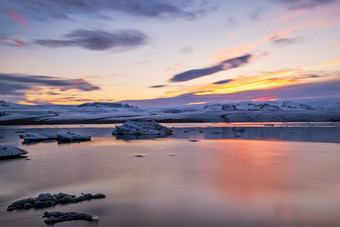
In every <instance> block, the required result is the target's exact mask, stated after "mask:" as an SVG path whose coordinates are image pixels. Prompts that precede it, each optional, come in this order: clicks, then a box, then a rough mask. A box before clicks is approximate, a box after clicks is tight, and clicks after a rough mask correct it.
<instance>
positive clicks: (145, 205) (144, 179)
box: [0, 127, 340, 227]
mask: <svg viewBox="0 0 340 227" xmlns="http://www.w3.org/2000/svg"><path fill="white" fill-rule="evenodd" d="M335 129H336V130H333V128H332V129H331V128H327V130H326V131H324V130H318V129H314V128H313V129H310V128H304V129H302V130H300V129H299V128H282V129H276V128H270V127H268V128H264V129H263V128H262V129H261V128H259V129H254V128H247V127H245V128H244V131H243V130H236V129H234V130H233V129H232V127H229V128H204V129H202V128H190V129H189V128H181V129H175V134H174V135H173V136H170V137H168V138H152V139H142V140H138V139H137V140H133V139H132V140H122V139H118V140H117V139H116V137H115V136H112V135H111V130H110V129H107V130H106V129H102V128H101V129H94V130H90V129H74V130H75V131H76V132H77V133H84V134H89V133H91V134H90V135H91V136H93V141H92V142H88V143H79V144H78V143H75V144H68V145H64V146H56V143H38V144H31V145H30V146H28V147H27V148H25V149H27V150H28V151H29V154H28V157H29V158H30V161H25V160H22V159H19V160H11V161H1V162H0V182H1V190H0V225H1V226H2V227H3V226H4V227H6V226H45V224H44V223H43V220H42V218H41V215H42V213H41V212H40V211H34V210H30V211H22V212H12V213H8V212H5V210H6V207H7V206H8V205H9V204H10V203H11V202H13V200H17V199H20V198H26V197H31V196H37V194H39V193H41V192H51V193H59V192H66V193H72V194H80V192H91V193H104V194H106V196H107V197H106V199H104V200H101V201H92V202H85V203H80V204H73V205H70V206H56V207H55V208H54V210H58V211H70V210H72V211H82V212H87V213H90V214H93V215H98V216H99V218H100V221H99V222H98V223H97V224H98V226H149V227H153V226H165V227H167V226H169V227H170V226H189V227H190V226H195V227H200V226H202V227H203V226H339V223H340V217H339V215H338V211H339V210H340V200H339V199H337V198H340V191H339V190H338V189H339V188H340V178H339V177H338V175H339V172H340V165H339V163H340V153H339V143H338V142H339V141H338V138H339V137H338V138H336V136H338V135H339V129H337V128H335ZM25 130H27V131H29V130H30V129H25ZM34 130H37V129H34ZM39 130H41V129H39ZM44 130H46V129H44ZM51 130H55V129H51ZM57 130H62V129H57ZM289 130H292V131H289ZM328 130H331V131H329V132H327V131H328ZM16 131H17V130H13V131H8V130H7V131H5V132H3V131H2V132H1V131H0V132H1V133H2V136H3V138H1V139H0V143H1V144H4V143H5V142H6V143H10V144H13V145H16V144H19V145H20V143H21V140H20V139H19V137H18V132H16ZM235 132H237V133H241V136H240V137H238V136H237V137H235V135H234V133H235ZM290 132H294V133H290ZM332 133H333V134H334V135H331V134H332ZM327 136H329V137H330V138H326V137H327ZM308 137H311V138H308ZM249 138H255V139H249ZM266 138H267V139H266ZM279 138H283V140H279ZM314 139H315V140H316V141H318V140H321V141H322V143H318V142H315V140H314ZM294 140H301V141H304V142H303V143H301V142H297V141H294ZM327 140H329V141H333V142H327ZM196 141H199V142H196ZM308 141H313V142H308ZM334 141H335V142H334ZM136 154H139V155H140V154H142V155H143V158H136V157H135V155H136ZM170 154H171V155H170ZM87 224H88V223H84V222H70V223H63V224H62V225H65V226H84V225H87Z"/></svg>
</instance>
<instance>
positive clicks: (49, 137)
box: [22, 133, 58, 142]
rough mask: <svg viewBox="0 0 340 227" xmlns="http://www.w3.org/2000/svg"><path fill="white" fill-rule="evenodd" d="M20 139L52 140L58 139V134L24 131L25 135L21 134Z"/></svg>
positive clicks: (26, 140) (25, 140) (29, 140)
mask: <svg viewBox="0 0 340 227" xmlns="http://www.w3.org/2000/svg"><path fill="white" fill-rule="evenodd" d="M22 139H24V142H32V141H43V140H53V139H58V135H57V134H49V133H41V134H39V133H26V135H24V136H22Z"/></svg>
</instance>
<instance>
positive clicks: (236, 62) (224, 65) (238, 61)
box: [170, 54, 252, 82]
mask: <svg viewBox="0 0 340 227" xmlns="http://www.w3.org/2000/svg"><path fill="white" fill-rule="evenodd" d="M251 57H252V56H251V55H250V54H248V55H244V56H241V57H236V58H231V59H227V60H224V61H222V62H220V63H218V64H217V65H214V66H211V67H207V68H202V69H192V70H189V71H186V72H182V73H179V74H176V75H174V76H173V78H171V80H170V81H172V82H181V81H188V80H193V79H196V78H199V77H202V76H208V75H211V74H214V73H217V72H220V71H225V70H229V69H232V68H237V67H240V66H242V65H244V64H246V63H248V62H249V61H250V60H251Z"/></svg>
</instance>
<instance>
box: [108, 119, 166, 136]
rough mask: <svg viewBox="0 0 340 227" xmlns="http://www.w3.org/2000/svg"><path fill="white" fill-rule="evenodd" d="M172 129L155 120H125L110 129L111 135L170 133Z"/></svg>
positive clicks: (160, 134) (163, 134)
mask: <svg viewBox="0 0 340 227" xmlns="http://www.w3.org/2000/svg"><path fill="white" fill-rule="evenodd" d="M171 134H172V130H171V129H169V128H167V127H165V126H163V125H160V124H158V123H157V122H156V121H150V122H137V121H130V120H129V121H126V122H125V123H124V124H122V125H121V126H116V128H115V129H113V131H112V135H157V136H166V135H171Z"/></svg>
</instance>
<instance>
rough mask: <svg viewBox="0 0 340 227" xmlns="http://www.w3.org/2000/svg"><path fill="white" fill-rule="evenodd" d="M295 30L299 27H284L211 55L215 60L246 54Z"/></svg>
mask: <svg viewBox="0 0 340 227" xmlns="http://www.w3.org/2000/svg"><path fill="white" fill-rule="evenodd" d="M295 32H297V29H283V30H280V31H277V32H275V33H273V34H270V35H266V36H263V37H261V38H259V39H258V40H255V41H254V42H251V43H248V44H244V45H239V46H233V47H228V48H226V49H222V50H218V51H215V52H213V53H212V54H211V55H210V56H211V58H213V59H214V60H223V59H228V58H233V57H235V56H240V55H244V54H246V53H249V52H251V51H253V50H254V49H256V48H257V47H259V46H261V45H262V44H264V43H266V42H268V41H271V40H274V39H280V38H282V37H285V36H288V35H290V34H292V33H295Z"/></svg>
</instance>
